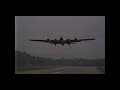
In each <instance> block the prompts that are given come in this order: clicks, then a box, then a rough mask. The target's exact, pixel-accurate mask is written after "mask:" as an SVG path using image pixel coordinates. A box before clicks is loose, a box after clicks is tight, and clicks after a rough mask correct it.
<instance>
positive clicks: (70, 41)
mask: <svg viewBox="0 0 120 90" xmlns="http://www.w3.org/2000/svg"><path fill="white" fill-rule="evenodd" d="M88 40H95V38H92V39H77V38H75V39H73V40H70V39H67V40H64V39H63V38H62V37H61V38H60V40H57V39H54V40H50V39H47V40H30V41H40V42H45V43H50V44H55V45H56V44H61V45H62V46H63V45H64V44H68V45H70V44H76V42H81V41H88Z"/></svg>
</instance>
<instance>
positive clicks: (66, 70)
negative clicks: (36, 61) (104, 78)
mask: <svg viewBox="0 0 120 90" xmlns="http://www.w3.org/2000/svg"><path fill="white" fill-rule="evenodd" d="M16 74H103V73H102V72H100V71H99V70H98V69H97V67H56V68H49V69H44V70H31V71H24V72H16Z"/></svg>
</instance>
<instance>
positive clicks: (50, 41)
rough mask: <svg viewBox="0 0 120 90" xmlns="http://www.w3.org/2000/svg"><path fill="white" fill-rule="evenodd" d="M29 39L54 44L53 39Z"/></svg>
mask: <svg viewBox="0 0 120 90" xmlns="http://www.w3.org/2000/svg"><path fill="white" fill-rule="evenodd" d="M30 41H38V42H46V43H50V44H54V40H49V41H48V40H30Z"/></svg>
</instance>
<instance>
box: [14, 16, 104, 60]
mask: <svg viewBox="0 0 120 90" xmlns="http://www.w3.org/2000/svg"><path fill="white" fill-rule="evenodd" d="M61 36H62V37H63V38H64V39H68V38H69V39H74V38H75V37H77V38H78V39H84V38H96V40H93V41H84V42H78V43H76V44H72V45H70V46H68V45H67V44H65V45H64V46H62V45H56V46H55V45H54V44H48V43H44V42H31V41H29V39H47V38H49V39H59V38H60V37H61ZM15 50H19V51H22V52H23V51H25V52H27V53H29V54H31V55H33V56H40V57H51V58H88V59H91V58H105V16H15Z"/></svg>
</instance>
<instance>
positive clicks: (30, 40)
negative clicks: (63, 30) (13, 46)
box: [30, 40, 46, 42]
mask: <svg viewBox="0 0 120 90" xmlns="http://www.w3.org/2000/svg"><path fill="white" fill-rule="evenodd" d="M30 41H39V42H45V41H46V40H30Z"/></svg>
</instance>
